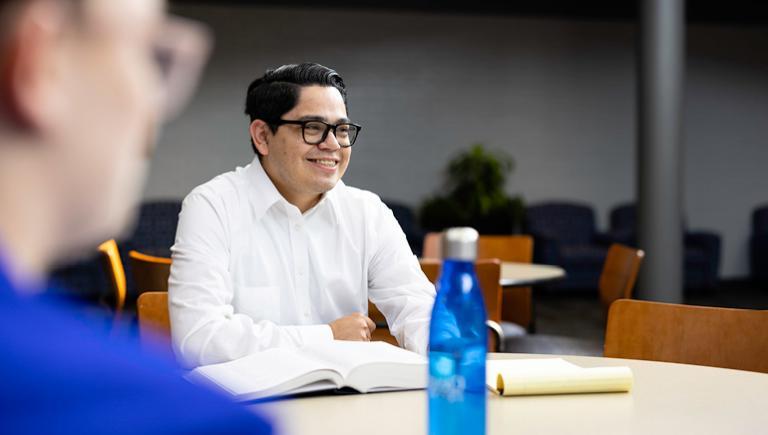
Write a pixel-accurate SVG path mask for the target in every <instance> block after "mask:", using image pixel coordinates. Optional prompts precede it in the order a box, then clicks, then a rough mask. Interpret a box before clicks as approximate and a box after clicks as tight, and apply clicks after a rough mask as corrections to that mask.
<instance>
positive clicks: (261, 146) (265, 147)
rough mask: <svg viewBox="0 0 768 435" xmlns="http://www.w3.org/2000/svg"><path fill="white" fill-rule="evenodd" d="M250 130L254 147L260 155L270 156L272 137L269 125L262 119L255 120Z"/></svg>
mask: <svg viewBox="0 0 768 435" xmlns="http://www.w3.org/2000/svg"><path fill="white" fill-rule="evenodd" d="M248 130H249V132H250V133H251V140H252V141H253V145H254V146H255V147H256V150H257V151H258V152H259V154H261V155H263V156H266V155H267V154H269V138H270V137H271V136H272V130H271V129H270V128H269V125H267V123H266V122H264V121H262V120H261V119H254V120H253V122H251V125H250V127H249V128H248Z"/></svg>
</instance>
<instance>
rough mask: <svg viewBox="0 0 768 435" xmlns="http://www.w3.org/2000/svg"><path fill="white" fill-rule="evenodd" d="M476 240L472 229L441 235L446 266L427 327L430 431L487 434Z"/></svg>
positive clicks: (436, 433)
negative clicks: (476, 268)
mask: <svg viewBox="0 0 768 435" xmlns="http://www.w3.org/2000/svg"><path fill="white" fill-rule="evenodd" d="M477 239H478V234H477V231H475V230H474V229H472V228H466V227H464V228H451V229H449V230H447V231H445V233H443V243H442V245H443V259H444V260H443V269H442V272H441V274H440V279H439V280H438V282H437V297H436V298H435V305H434V308H433V309H432V321H431V324H430V327H429V386H428V394H429V433H430V435H449V434H461V435H472V434H485V409H486V395H487V392H486V387H485V357H486V353H487V351H488V341H487V340H488V339H487V337H488V336H487V332H486V329H485V328H486V326H485V321H486V319H487V314H486V311H485V302H484V301H483V293H482V291H481V290H480V285H479V284H478V281H477V274H476V273H475V259H476V258H477Z"/></svg>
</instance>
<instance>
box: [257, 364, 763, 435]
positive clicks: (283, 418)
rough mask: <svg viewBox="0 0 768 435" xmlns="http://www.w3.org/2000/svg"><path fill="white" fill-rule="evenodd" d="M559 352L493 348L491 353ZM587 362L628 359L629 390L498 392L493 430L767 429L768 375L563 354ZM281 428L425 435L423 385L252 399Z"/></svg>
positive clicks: (592, 433)
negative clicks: (632, 379) (510, 394)
mask: <svg viewBox="0 0 768 435" xmlns="http://www.w3.org/2000/svg"><path fill="white" fill-rule="evenodd" d="M553 356H554V355H522V354H517V355H515V354H491V357H492V358H546V357H553ZM563 358H565V359H566V360H568V361H570V362H573V363H575V364H578V365H580V366H582V367H597V366H612V365H626V366H629V367H630V368H631V369H632V371H633V373H634V376H635V384H634V387H633V389H632V391H631V392H629V393H609V394H578V395H557V396H528V397H498V396H496V395H494V394H492V393H489V397H488V434H489V435H498V434H589V435H596V434H611V435H620V434H675V435H677V434H697V435H700V434H718V435H724V434H727V435H735V434H749V435H755V434H764V433H768V411H767V409H768V374H763V373H753V372H745V371H739V370H730V369H719V368H712V367H702V366H693V365H685V364H671V363H660V362H652V361H638V360H622V359H612V358H598V357H576V356H564V357H563ZM255 407H257V408H259V409H260V410H261V411H262V412H267V413H268V414H270V415H272V416H273V418H275V420H276V423H277V424H278V429H281V432H279V433H283V434H299V435H313V434H318V435H319V434H354V435H375V434H382V435H411V434H414V435H424V434H426V433H427V432H426V425H427V396H426V392H425V391H405V392H396V393H378V394H355V395H347V396H323V397H311V398H302V399H290V400H283V401H277V402H271V403H267V404H263V405H255Z"/></svg>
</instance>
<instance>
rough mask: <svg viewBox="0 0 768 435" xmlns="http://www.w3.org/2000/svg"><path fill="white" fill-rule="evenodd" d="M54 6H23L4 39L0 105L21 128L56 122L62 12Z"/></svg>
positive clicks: (43, 0)
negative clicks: (58, 50) (5, 42)
mask: <svg viewBox="0 0 768 435" xmlns="http://www.w3.org/2000/svg"><path fill="white" fill-rule="evenodd" d="M55 3H56V2H50V1H46V0H40V1H31V2H29V4H28V5H26V6H22V7H21V8H20V10H19V11H18V12H17V14H18V17H17V19H16V21H15V22H16V26H15V28H13V29H12V30H11V31H10V32H9V35H8V38H7V44H6V46H5V53H4V57H5V59H4V60H5V62H3V63H2V64H0V95H1V96H2V100H1V101H0V104H2V105H3V110H4V111H5V112H6V113H7V114H8V115H9V116H10V117H11V119H12V121H13V122H15V123H16V124H17V125H18V126H19V127H20V128H24V129H29V130H41V129H44V128H45V125H46V124H47V123H50V122H55V120H54V118H55V116H57V114H56V112H57V109H58V108H59V106H61V105H60V104H58V103H59V102H62V101H63V99H62V97H61V96H60V95H59V94H58V92H59V91H61V90H62V89H61V86H57V85H56V81H57V80H58V79H59V77H58V76H59V73H60V71H58V70H57V62H58V61H59V60H60V54H57V48H59V47H58V46H57V45H58V44H57V41H58V40H60V39H61V33H62V26H63V21H62V20H63V12H62V10H61V6H60V5H59V6H57V5H56V4H55ZM60 100H62V101H60Z"/></svg>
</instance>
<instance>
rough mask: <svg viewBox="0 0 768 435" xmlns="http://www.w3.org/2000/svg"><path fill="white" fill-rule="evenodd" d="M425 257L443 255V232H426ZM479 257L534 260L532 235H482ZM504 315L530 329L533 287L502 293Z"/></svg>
mask: <svg viewBox="0 0 768 435" xmlns="http://www.w3.org/2000/svg"><path fill="white" fill-rule="evenodd" d="M422 256H423V258H431V259H440V258H442V233H436V232H432V233H427V235H426V236H425V237H424V249H423V252H422ZM477 258H478V259H489V258H498V259H499V260H501V261H502V262H503V261H511V262H516V263H531V262H532V261H533V237H531V236H528V235H508V236H480V238H479V239H478V241H477ZM502 295H503V296H502V304H501V306H502V312H501V319H502V320H503V321H505V322H512V323H515V324H517V325H520V326H522V327H523V328H524V329H526V330H530V329H531V327H532V324H533V292H532V290H531V287H509V288H507V289H505V290H504V292H503V293H502Z"/></svg>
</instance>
